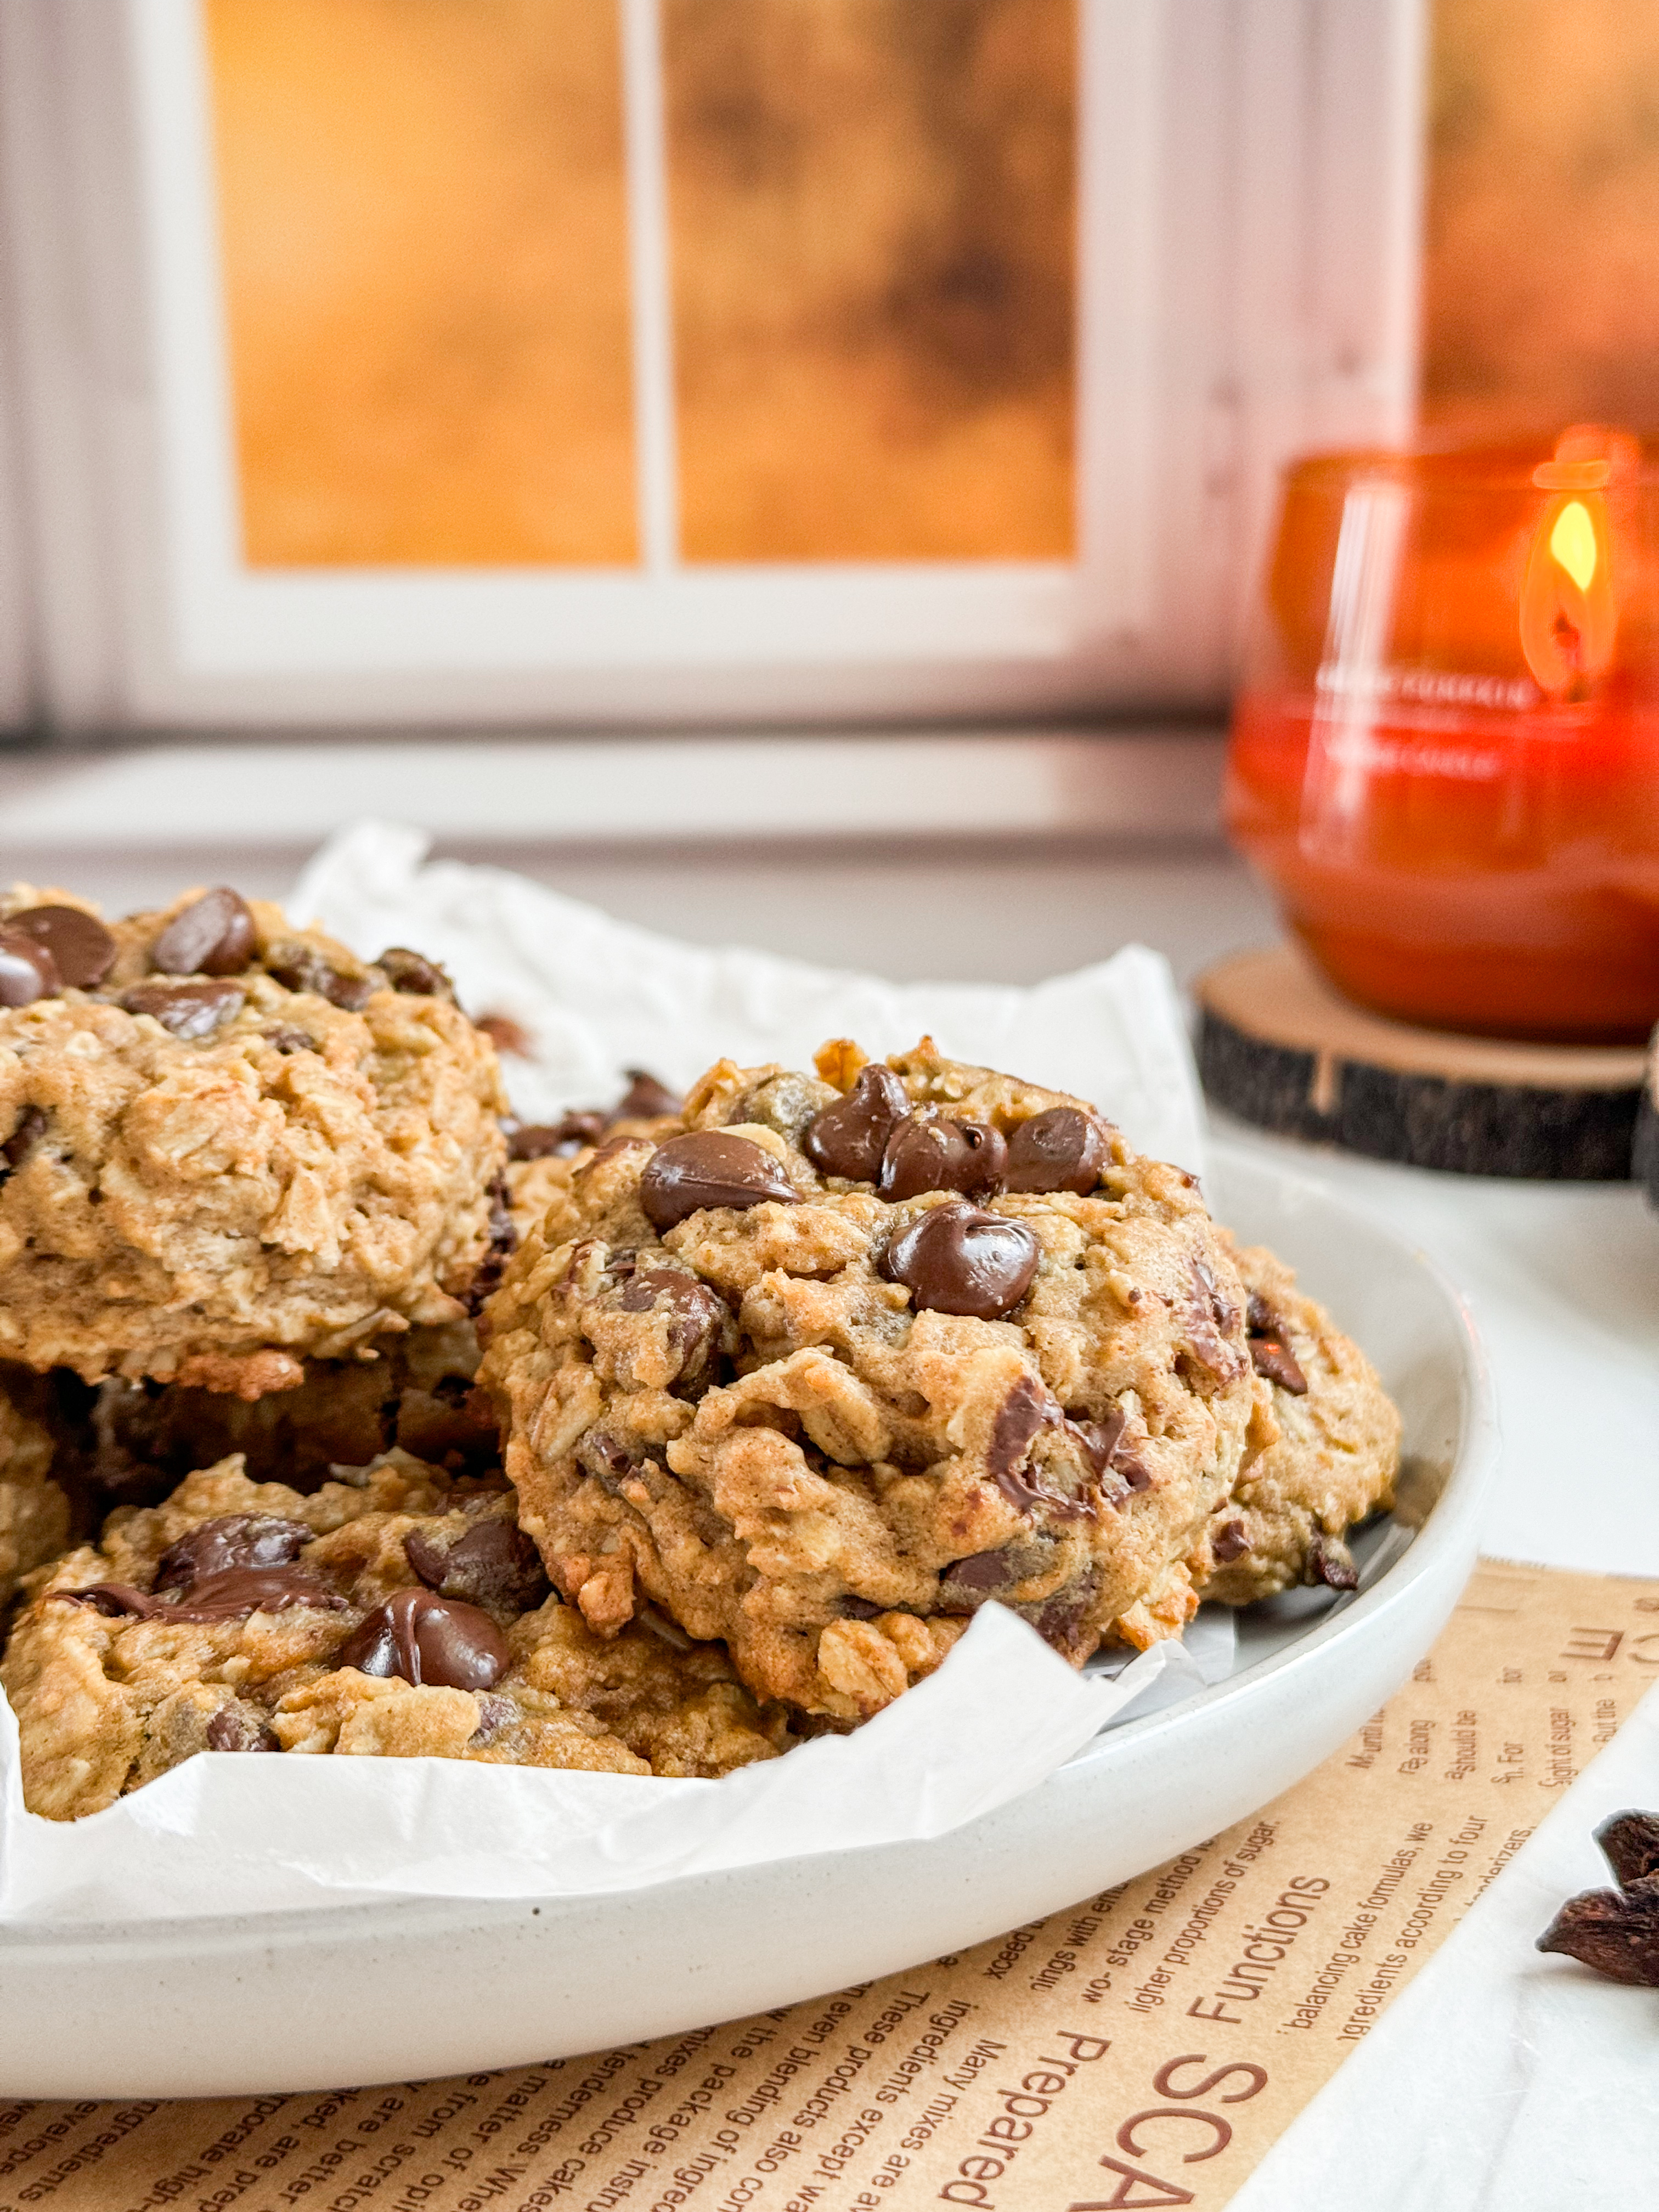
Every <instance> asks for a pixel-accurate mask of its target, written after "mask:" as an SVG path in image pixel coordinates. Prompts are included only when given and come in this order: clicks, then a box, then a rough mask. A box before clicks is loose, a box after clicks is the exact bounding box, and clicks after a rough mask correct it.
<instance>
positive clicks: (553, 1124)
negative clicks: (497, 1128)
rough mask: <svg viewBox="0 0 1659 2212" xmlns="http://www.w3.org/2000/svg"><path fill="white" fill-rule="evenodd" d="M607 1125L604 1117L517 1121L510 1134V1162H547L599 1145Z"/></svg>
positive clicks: (568, 1115)
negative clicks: (546, 1160)
mask: <svg viewBox="0 0 1659 2212" xmlns="http://www.w3.org/2000/svg"><path fill="white" fill-rule="evenodd" d="M607 1126H608V1125H607V1123H606V1121H605V1115H603V1114H567V1115H565V1116H564V1118H563V1120H562V1121H520V1122H515V1123H514V1124H513V1127H511V1128H509V1129H508V1130H507V1158H508V1159H510V1160H544V1159H547V1158H550V1157H553V1156H555V1155H566V1154H568V1153H571V1152H580V1150H581V1148H582V1146H584V1145H597V1144H598V1142H599V1139H600V1138H601V1137H602V1136H603V1135H604V1134H605V1129H606V1127H607Z"/></svg>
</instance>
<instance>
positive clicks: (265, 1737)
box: [207, 1698, 282, 1751]
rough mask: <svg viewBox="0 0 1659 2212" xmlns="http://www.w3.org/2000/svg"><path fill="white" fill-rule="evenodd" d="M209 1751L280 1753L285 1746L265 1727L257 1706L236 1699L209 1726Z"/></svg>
mask: <svg viewBox="0 0 1659 2212" xmlns="http://www.w3.org/2000/svg"><path fill="white" fill-rule="evenodd" d="M207 1741H208V1749H209V1750H210V1751H280V1750H281V1749H282V1745H281V1744H280V1743H278V1741H276V1735H274V1733H273V1732H272V1731H271V1729H269V1728H268V1727H267V1726H266V1725H265V1720H264V1714H263V1713H261V1712H260V1711H259V1709H258V1706H257V1705H248V1704H247V1703H246V1701H245V1700H244V1699H240V1698H233V1699H231V1701H230V1703H229V1704H228V1705H221V1706H220V1708H219V1710H218V1711H217V1712H216V1713H215V1715H214V1716H213V1718H212V1719H211V1720H210V1722H209V1723H208V1724H207Z"/></svg>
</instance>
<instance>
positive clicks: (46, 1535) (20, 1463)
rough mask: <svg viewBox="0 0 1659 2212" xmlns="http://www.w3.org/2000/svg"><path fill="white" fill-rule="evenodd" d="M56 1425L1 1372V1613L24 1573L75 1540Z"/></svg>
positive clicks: (1, 1613) (2, 1613) (53, 1556)
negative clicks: (33, 1409) (59, 1475)
mask: <svg viewBox="0 0 1659 2212" xmlns="http://www.w3.org/2000/svg"><path fill="white" fill-rule="evenodd" d="M52 1457H53V1443H52V1435H51V1433H50V1431H48V1430H47V1429H46V1426H45V1425H43V1424H42V1423H41V1422H40V1421H38V1420H35V1419H32V1418H31V1416H30V1414H29V1413H27V1412H25V1411H24V1409H23V1407H21V1406H20V1405H18V1404H16V1403H15V1402H14V1401H13V1400H12V1398H11V1397H10V1396H9V1395H8V1394H7V1392H6V1389H5V1384H4V1381H3V1378H0V1618H3V1615H4V1613H5V1610H6V1607H7V1606H8V1605H9V1602H10V1600H11V1598H12V1596H13V1595H14V1593H15V1590H16V1589H17V1585H18V1583H19V1582H20V1580H21V1577H23V1576H24V1575H26V1574H27V1573H28V1572H29V1571H30V1570H31V1569H32V1568H33V1567H38V1566H40V1565H42V1564H43V1563H44V1562H45V1561H46V1560H48V1559H53V1558H55V1557H56V1555H57V1554H58V1553H59V1552H61V1551H62V1550H63V1549H64V1547H65V1545H66V1544H67V1543H68V1542H69V1540H70V1500H69V1498H68V1496H67V1494H66V1493H65V1492H64V1490H63V1488H62V1487H61V1486H60V1485H59V1484H58V1483H56V1482H54V1481H53V1480H52Z"/></svg>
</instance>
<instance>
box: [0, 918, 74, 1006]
mask: <svg viewBox="0 0 1659 2212" xmlns="http://www.w3.org/2000/svg"><path fill="white" fill-rule="evenodd" d="M59 987H60V986H59V982H58V963H57V962H56V961H55V960H54V959H53V958H52V955H51V953H50V952H48V951H47V950H46V946H45V945H40V944H37V943H36V941H35V940H34V939H33V938H32V937H27V936H25V935H24V934H23V933H22V932H21V930H13V929H9V928H4V927H0V1006H33V1004H34V1002H35V1000H37V999H55V998H56V997H57V996H58V990H59Z"/></svg>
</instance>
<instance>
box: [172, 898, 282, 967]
mask: <svg viewBox="0 0 1659 2212" xmlns="http://www.w3.org/2000/svg"><path fill="white" fill-rule="evenodd" d="M257 943H258V931H257V930H256V929H255V928H254V927H253V916H252V914H250V913H249V911H248V906H247V901H246V899H244V898H242V897H241V896H240V895H239V894H238V893H237V892H235V891H233V890H216V891H204V892H203V894H202V896H201V897H200V898H198V899H193V900H192V901H191V903H190V904H189V905H188V906H187V907H183V908H180V909H179V912H178V913H177V914H175V915H173V919H172V921H170V922H169V923H168V924H167V927H166V928H165V929H164V930H163V931H162V932H161V935H160V936H159V937H158V938H157V939H156V940H155V944H154V945H152V946H151V947H150V954H149V964H150V966H151V967H152V968H153V969H155V970H156V972H157V973H158V974H159V975H240V974H241V972H242V970H243V969H244V968H246V966H247V965H248V963H249V962H250V961H251V960H252V957H253V949H254V946H255V945H257Z"/></svg>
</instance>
